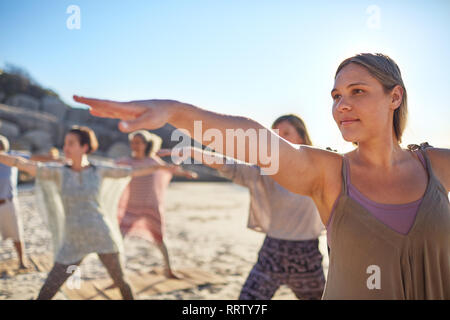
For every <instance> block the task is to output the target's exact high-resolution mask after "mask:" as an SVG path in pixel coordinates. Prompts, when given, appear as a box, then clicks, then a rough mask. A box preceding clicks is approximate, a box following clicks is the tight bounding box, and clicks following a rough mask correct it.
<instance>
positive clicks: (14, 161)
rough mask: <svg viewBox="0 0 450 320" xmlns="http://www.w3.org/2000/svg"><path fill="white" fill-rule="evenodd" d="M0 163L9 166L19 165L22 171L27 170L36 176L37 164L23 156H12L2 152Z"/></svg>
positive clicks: (0, 153) (18, 167)
mask: <svg viewBox="0 0 450 320" xmlns="http://www.w3.org/2000/svg"><path fill="white" fill-rule="evenodd" d="M0 163H1V164H4V165H5V166H8V167H17V169H19V170H21V171H25V172H27V173H28V174H30V175H31V176H33V177H34V176H36V170H37V164H36V162H33V161H30V160H28V159H25V158H23V157H18V156H11V155H8V154H6V153H4V152H0Z"/></svg>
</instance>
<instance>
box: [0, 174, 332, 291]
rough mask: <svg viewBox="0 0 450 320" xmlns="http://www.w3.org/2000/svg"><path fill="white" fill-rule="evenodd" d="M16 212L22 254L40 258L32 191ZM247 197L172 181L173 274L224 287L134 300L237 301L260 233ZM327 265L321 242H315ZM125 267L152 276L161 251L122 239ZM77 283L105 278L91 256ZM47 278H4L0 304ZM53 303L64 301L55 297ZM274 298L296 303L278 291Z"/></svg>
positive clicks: (41, 232) (45, 238) (169, 236)
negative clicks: (194, 274) (201, 277)
mask: <svg viewBox="0 0 450 320" xmlns="http://www.w3.org/2000/svg"><path fill="white" fill-rule="evenodd" d="M19 204H20V212H21V215H22V219H23V224H24V239H25V247H26V249H25V250H26V253H27V254H44V253H48V252H50V250H51V240H50V233H49V232H48V229H47V227H46V226H45V225H44V223H43V221H42V219H41V217H40V216H39V214H38V213H37V211H36V206H35V198H34V194H33V190H32V188H30V187H25V188H21V189H20V192H19ZM248 206H249V196H248V191H247V189H245V188H242V187H240V186H236V185H234V184H232V183H227V182H224V183H220V182H214V183H212V182H175V183H171V185H170V187H169V190H168V193H167V198H166V213H165V221H166V223H165V225H166V229H165V230H166V232H165V241H166V244H167V247H168V250H169V254H170V257H171V262H172V266H173V269H174V270H175V272H176V270H177V268H190V267H195V268H199V269H202V270H204V271H208V272H211V273H213V274H216V275H219V276H222V277H223V278H225V279H226V283H225V284H220V285H217V284H216V285H203V286H199V287H195V288H192V289H187V290H178V291H173V292H169V293H163V294H157V295H156V294H155V295H143V294H141V295H137V299H169V300H170V299H182V300H187V299H192V300H201V299H212V300H215V299H224V300H236V299H237V298H238V296H239V292H240V290H241V287H242V285H243V284H244V281H245V279H246V277H247V275H248V273H249V271H250V270H251V268H252V266H253V264H254V263H255V262H256V260H257V254H258V250H259V248H260V247H261V244H262V242H263V239H264V234H262V233H258V232H255V231H252V230H249V229H247V228H246V225H247V217H248ZM320 240H321V241H320V249H321V251H322V253H324V254H325V257H324V261H323V265H324V268H325V272H326V271H327V266H328V256H327V255H326V237H325V236H322V237H321V238H320ZM125 253H126V268H127V270H128V271H129V272H133V271H140V272H151V271H152V270H153V269H154V268H159V267H161V266H162V257H161V255H160V252H159V251H158V250H157V248H156V247H154V246H153V245H152V244H151V243H149V242H147V241H145V240H142V239H139V238H135V237H131V238H126V239H125ZM12 257H15V252H14V250H13V245H12V242H11V241H9V240H8V241H2V242H0V260H5V259H10V258H12ZM81 276H82V280H90V279H95V278H105V277H107V273H106V270H105V269H104V267H103V266H102V265H101V263H100V261H99V259H98V258H97V256H96V255H95V254H91V255H89V256H87V257H86V258H85V259H84V261H83V263H82V265H81ZM46 277H47V273H45V272H35V273H26V274H19V275H16V276H7V275H3V276H2V277H1V278H0V299H25V300H27V299H34V298H35V297H36V296H37V294H38V292H39V289H40V287H41V286H42V284H43V282H44V281H45V279H46ZM54 299H67V298H66V297H65V296H64V294H63V293H61V292H58V294H57V295H56V296H55V298H54ZM274 299H295V296H294V295H293V294H292V292H291V291H290V290H289V289H288V288H286V287H281V288H280V289H279V290H278V292H277V293H276V295H275V297H274Z"/></svg>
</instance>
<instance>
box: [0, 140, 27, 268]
mask: <svg viewBox="0 0 450 320" xmlns="http://www.w3.org/2000/svg"><path fill="white" fill-rule="evenodd" d="M0 152H5V153H7V154H10V155H20V156H22V157H26V155H22V154H20V153H15V152H12V151H11V152H10V151H9V141H8V139H7V138H6V137H4V136H1V135H0ZM17 177H18V171H17V168H11V167H8V166H5V165H3V164H1V163H0V235H1V237H2V238H3V239H4V240H6V239H8V238H10V239H11V240H12V241H13V243H14V248H15V249H16V252H17V257H18V260H19V269H27V267H28V266H27V263H26V259H25V252H24V241H23V225H22V217H21V215H20V213H19V210H18V208H19V206H18V203H17Z"/></svg>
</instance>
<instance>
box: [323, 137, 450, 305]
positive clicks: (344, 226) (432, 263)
mask: <svg viewBox="0 0 450 320" xmlns="http://www.w3.org/2000/svg"><path fill="white" fill-rule="evenodd" d="M416 147H417V146H416ZM419 152H421V153H422V155H423V156H424V158H425V161H426V165H427V172H428V185H427V188H426V191H425V194H424V196H423V200H422V203H421V204H420V207H419V209H418V212H417V214H416V218H415V221H414V224H413V226H412V228H411V229H410V231H409V232H408V233H407V234H406V235H403V234H401V233H399V232H397V231H394V230H393V229H391V228H390V227H388V226H387V225H385V224H383V223H382V222H381V221H379V220H378V219H376V218H375V217H374V216H373V215H372V214H371V213H370V212H369V211H367V209H365V208H364V207H363V206H362V205H361V204H359V203H358V202H357V201H355V200H353V199H351V198H350V197H349V196H348V192H347V181H346V176H347V175H346V170H347V168H346V166H345V165H344V163H343V165H342V176H343V184H342V191H341V195H340V196H339V198H338V200H337V203H336V207H335V209H334V213H333V232H332V233H331V235H330V239H329V240H330V247H331V252H330V264H329V270H328V279H327V283H326V286H325V291H324V294H323V297H322V298H323V299H355V300H356V299H450V204H449V199H448V194H447V191H446V190H445V188H444V187H443V185H442V184H441V183H440V181H439V180H438V179H437V178H436V176H435V175H434V173H433V169H432V167H431V163H430V160H429V158H428V156H427V154H426V152H425V151H424V150H423V147H422V148H421V149H420V150H419Z"/></svg>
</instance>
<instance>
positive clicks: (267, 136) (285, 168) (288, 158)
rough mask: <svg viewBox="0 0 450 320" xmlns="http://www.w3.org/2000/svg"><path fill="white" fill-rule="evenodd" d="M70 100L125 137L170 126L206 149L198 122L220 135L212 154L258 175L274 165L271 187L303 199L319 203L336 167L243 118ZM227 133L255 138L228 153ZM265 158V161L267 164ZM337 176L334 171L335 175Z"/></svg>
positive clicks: (160, 105)
mask: <svg viewBox="0 0 450 320" xmlns="http://www.w3.org/2000/svg"><path fill="white" fill-rule="evenodd" d="M74 99H75V100H76V101H78V102H81V103H84V104H87V105H89V106H90V107H91V108H92V109H91V113H92V114H93V115H95V116H100V117H108V118H119V119H122V120H126V121H122V122H121V123H120V125H119V128H120V130H122V131H124V132H131V131H134V130H137V129H143V128H145V129H156V128H159V127H162V126H163V125H164V124H165V123H170V124H172V125H173V126H175V127H177V128H180V129H184V130H186V133H188V134H189V135H190V136H191V137H193V138H194V139H195V140H197V141H198V142H200V143H202V144H203V145H208V144H210V143H211V142H212V141H211V140H210V139H207V137H205V135H200V136H199V135H196V134H195V125H194V122H195V121H201V125H202V131H203V132H205V131H206V130H209V129H212V130H215V131H216V132H220V133H221V137H219V138H217V137H216V139H215V140H214V142H215V148H214V149H215V150H216V151H217V152H219V153H222V154H224V155H226V156H229V157H231V158H235V159H238V160H241V161H244V162H248V163H252V164H256V165H258V166H259V167H260V168H262V169H270V168H271V166H272V165H274V166H275V167H276V169H277V170H274V174H273V175H272V178H273V179H274V180H275V181H277V182H278V183H279V184H280V185H282V186H283V187H285V188H286V189H288V190H290V191H292V192H296V193H299V194H303V195H307V196H312V197H319V198H321V196H319V195H318V194H319V193H321V192H322V186H323V184H324V181H323V179H324V177H325V176H327V175H326V174H325V173H326V172H327V171H328V169H327V168H329V167H330V166H329V162H330V161H332V162H334V163H335V164H336V163H340V162H339V161H340V159H338V158H339V157H337V156H336V154H334V153H333V152H328V151H325V150H320V149H316V148H313V147H308V146H302V147H301V148H300V149H296V148H294V147H293V146H292V145H291V144H289V143H288V142H287V141H285V140H283V139H281V138H280V137H279V136H278V135H276V134H275V133H274V132H272V131H270V130H268V129H266V128H264V127H263V126H262V125H260V124H259V123H257V122H256V121H253V120H251V119H248V118H245V117H240V116H229V115H224V114H219V113H215V112H211V111H207V110H204V109H201V108H198V107H195V106H193V105H189V104H185V103H181V102H178V101H173V100H145V101H132V102H115V101H108V100H99V99H89V98H83V97H77V96H75V97H74ZM230 129H231V130H233V131H234V132H237V131H239V130H240V131H241V132H242V133H245V132H247V133H248V132H256V134H255V135H253V138H250V139H248V140H250V143H244V148H243V152H238V151H241V150H239V147H238V143H234V148H229V147H227V142H231V140H235V138H234V137H231V138H228V139H227V130H230ZM227 140H228V141H227ZM244 141H246V140H244ZM271 142H273V143H271ZM250 145H253V148H252V147H250ZM264 155H270V158H271V160H272V161H271V162H270V163H268V161H267V158H265V157H264ZM280 155H282V156H280ZM339 174H340V171H339V170H338V171H337V175H339ZM300 178H301V179H300Z"/></svg>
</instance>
